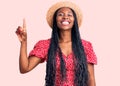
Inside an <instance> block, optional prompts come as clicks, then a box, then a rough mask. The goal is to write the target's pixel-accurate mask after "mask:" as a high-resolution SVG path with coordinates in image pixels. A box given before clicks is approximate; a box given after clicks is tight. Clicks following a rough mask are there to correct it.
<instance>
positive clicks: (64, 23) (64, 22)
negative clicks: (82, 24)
mask: <svg viewBox="0 0 120 86" xmlns="http://www.w3.org/2000/svg"><path fill="white" fill-rule="evenodd" d="M61 24H62V25H69V24H70V22H68V21H62V22H61Z"/></svg>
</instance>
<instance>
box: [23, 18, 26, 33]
mask: <svg viewBox="0 0 120 86" xmlns="http://www.w3.org/2000/svg"><path fill="white" fill-rule="evenodd" d="M23 30H24V31H26V21H25V18H24V19H23Z"/></svg>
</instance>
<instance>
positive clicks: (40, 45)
mask: <svg viewBox="0 0 120 86" xmlns="http://www.w3.org/2000/svg"><path fill="white" fill-rule="evenodd" d="M48 48H49V40H40V41H38V42H37V43H36V44H35V46H34V48H33V50H31V52H30V53H29V57H30V56H36V57H38V58H40V59H41V62H44V61H45V60H46V56H47V52H48Z"/></svg>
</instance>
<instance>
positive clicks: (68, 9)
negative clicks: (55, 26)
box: [58, 7, 72, 13]
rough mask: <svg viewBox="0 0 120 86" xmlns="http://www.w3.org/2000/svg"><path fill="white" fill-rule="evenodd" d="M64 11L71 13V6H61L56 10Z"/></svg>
mask: <svg viewBox="0 0 120 86" xmlns="http://www.w3.org/2000/svg"><path fill="white" fill-rule="evenodd" d="M65 11H67V12H71V13H72V10H71V8H69V7H62V8H60V9H58V12H65Z"/></svg>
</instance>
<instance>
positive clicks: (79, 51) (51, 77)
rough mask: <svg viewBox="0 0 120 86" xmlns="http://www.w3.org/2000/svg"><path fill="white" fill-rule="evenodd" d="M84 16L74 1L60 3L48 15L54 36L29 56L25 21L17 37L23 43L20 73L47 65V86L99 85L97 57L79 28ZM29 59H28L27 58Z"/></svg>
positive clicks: (43, 42) (39, 45) (41, 41)
mask: <svg viewBox="0 0 120 86" xmlns="http://www.w3.org/2000/svg"><path fill="white" fill-rule="evenodd" d="M81 21H82V14H81V11H80V10H79V8H78V7H77V6H76V5H75V4H74V3H72V2H59V3H57V4H55V5H53V6H52V7H51V8H50V9H49V10H48V13H47V22H48V24H49V26H50V27H51V28H52V36H51V38H50V39H47V40H40V41H38V42H37V43H36V45H35V46H34V49H33V50H31V52H30V54H29V56H27V32H26V24H25V20H24V21H23V27H21V26H19V27H18V29H17V31H16V34H17V36H18V38H19V40H20V42H21V48H20V72H21V73H27V72H29V71H31V70H32V69H33V68H35V67H36V66H37V65H38V64H39V63H42V62H44V61H47V64H46V78H45V80H46V83H45V85H46V86H96V85H95V76H94V64H96V63H97V60H96V55H95V53H94V51H93V49H92V45H91V43H90V42H88V41H86V40H83V39H81V37H80V33H79V27H80V25H81ZM27 57H28V58H27Z"/></svg>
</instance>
